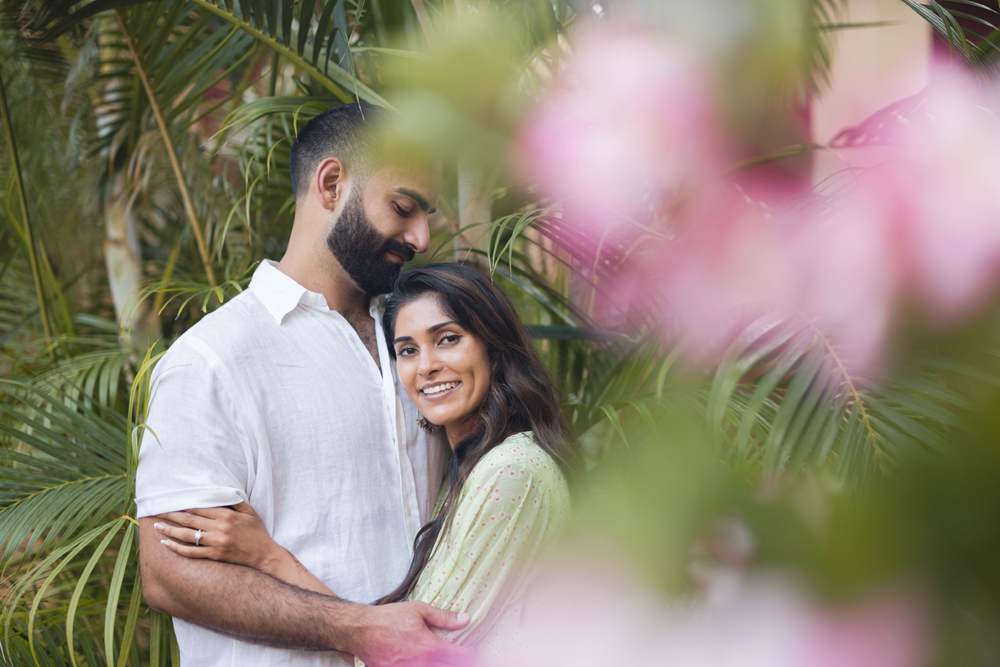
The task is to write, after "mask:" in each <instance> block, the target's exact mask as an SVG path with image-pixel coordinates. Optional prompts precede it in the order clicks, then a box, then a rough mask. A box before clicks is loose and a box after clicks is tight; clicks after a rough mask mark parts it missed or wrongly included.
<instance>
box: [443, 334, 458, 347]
mask: <svg viewBox="0 0 1000 667" xmlns="http://www.w3.org/2000/svg"><path fill="white" fill-rule="evenodd" d="M459 338H461V336H459V335H458V334H448V335H447V336H443V337H442V338H441V342H442V343H447V344H448V345H451V344H452V343H457V342H458V339H459Z"/></svg>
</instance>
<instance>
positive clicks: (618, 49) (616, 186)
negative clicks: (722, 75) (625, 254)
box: [517, 27, 726, 230]
mask: <svg viewBox="0 0 1000 667" xmlns="http://www.w3.org/2000/svg"><path fill="white" fill-rule="evenodd" d="M712 86H713V83H712V77H711V76H710V75H709V73H708V70H707V68H706V67H705V66H704V64H703V63H701V62H700V61H699V58H698V57H697V56H696V54H695V53H693V52H692V51H690V50H688V49H686V48H685V47H684V46H683V45H681V44H679V43H677V42H672V41H666V40H662V39H657V38H655V37H654V36H653V35H652V34H649V33H647V32H644V31H641V30H635V29H632V30H625V29H622V28H618V29H614V28H608V27H602V29H601V30H600V31H596V30H595V31H592V32H589V33H584V34H583V35H581V36H580V38H579V39H578V40H577V41H576V45H575V47H574V54H573V55H572V56H571V58H570V60H569V62H568V64H567V66H566V69H565V71H563V72H562V73H561V74H560V75H559V77H558V78H557V80H556V81H555V82H554V84H553V86H552V89H551V90H550V91H549V92H548V93H547V95H546V96H545V98H544V99H543V100H542V102H541V103H540V104H539V106H538V108H537V109H536V111H535V113H534V114H533V115H531V116H530V117H529V118H528V119H527V120H526V122H525V124H524V126H523V128H522V130H521V133H520V137H519V140H518V144H517V153H518V155H517V161H518V162H519V163H520V164H521V165H523V167H524V169H525V171H526V172H527V174H528V175H530V176H532V177H534V178H536V179H537V180H538V181H539V183H540V185H541V187H542V189H543V191H544V192H545V193H546V194H547V195H548V196H550V197H552V198H553V199H556V200H562V201H564V202H565V210H566V211H567V218H568V219H572V220H575V221H577V222H582V223H585V224H587V225H589V226H592V227H595V228H596V229H598V230H599V229H601V228H603V226H604V225H606V224H607V223H608V222H609V221H612V220H619V219H621V218H622V217H623V216H624V217H631V218H633V219H649V218H650V214H651V213H652V214H655V212H656V210H657V208H658V207H659V206H660V204H661V203H662V202H663V199H664V196H665V195H666V194H668V193H673V192H677V191H679V190H682V189H685V188H687V187H691V186H692V185H694V184H697V183H699V182H701V181H703V180H704V179H706V178H711V177H718V175H719V174H720V173H721V171H722V169H723V168H724V167H725V166H726V161H725V160H723V159H721V154H720V144H719V139H720V137H721V132H720V128H719V126H718V124H717V123H716V121H715V105H714V100H713V94H712Z"/></svg>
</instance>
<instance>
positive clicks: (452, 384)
mask: <svg viewBox="0 0 1000 667" xmlns="http://www.w3.org/2000/svg"><path fill="white" fill-rule="evenodd" d="M457 386H458V383H457V382H445V383H444V384H436V385H434V386H433V387H427V388H426V389H423V390H421V391H423V392H424V393H425V394H439V393H441V392H442V391H445V390H447V389H451V388H452V387H457Z"/></svg>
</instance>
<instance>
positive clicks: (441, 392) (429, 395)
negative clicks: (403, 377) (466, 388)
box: [420, 380, 462, 401]
mask: <svg viewBox="0 0 1000 667" xmlns="http://www.w3.org/2000/svg"><path fill="white" fill-rule="evenodd" d="M461 385H462V382H461V380H452V381H450V382H434V383H431V384H429V385H426V386H425V387H423V388H421V390H420V393H421V394H423V396H424V398H425V399H426V400H428V401H440V400H444V399H445V398H446V397H448V396H450V395H451V394H452V393H453V392H454V391H455V390H456V389H459V388H460V387H461Z"/></svg>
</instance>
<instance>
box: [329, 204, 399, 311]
mask: <svg viewBox="0 0 1000 667" xmlns="http://www.w3.org/2000/svg"><path fill="white" fill-rule="evenodd" d="M326 245H327V246H328V247H329V248H330V252H332V253H333V256H334V257H336V258H337V261H338V262H340V265H341V266H342V267H344V270H345V271H347V275H349V276H350V277H351V279H352V280H353V281H354V283H355V284H356V285H357V286H358V287H359V288H361V290H363V291H364V293H365V294H368V295H369V296H377V295H379V294H385V293H386V292H388V291H390V290H391V289H392V284H393V282H394V281H395V280H396V276H398V275H399V270H400V268H402V267H400V265H399V264H395V263H393V262H390V261H389V260H387V259H386V258H385V255H386V253H387V252H390V251H391V252H394V253H396V254H397V255H399V256H400V257H402V258H404V259H405V260H406V261H409V260H411V259H413V254H414V253H413V249H412V248H410V246H408V245H406V244H405V243H402V242H400V241H396V240H394V239H387V238H385V237H383V236H382V235H381V234H379V232H378V230H377V229H375V227H374V225H372V223H371V221H370V220H368V216H366V215H365V211H364V206H363V205H362V203H361V196H360V189H359V188H357V187H356V188H354V191H353V192H351V196H350V197H349V198H348V200H347V203H346V204H345V205H344V210H343V212H342V213H341V214H340V220H338V221H337V224H336V225H334V227H333V229H332V230H331V231H330V235H329V236H327V237H326Z"/></svg>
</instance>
